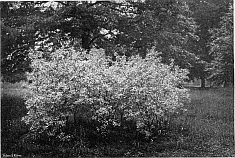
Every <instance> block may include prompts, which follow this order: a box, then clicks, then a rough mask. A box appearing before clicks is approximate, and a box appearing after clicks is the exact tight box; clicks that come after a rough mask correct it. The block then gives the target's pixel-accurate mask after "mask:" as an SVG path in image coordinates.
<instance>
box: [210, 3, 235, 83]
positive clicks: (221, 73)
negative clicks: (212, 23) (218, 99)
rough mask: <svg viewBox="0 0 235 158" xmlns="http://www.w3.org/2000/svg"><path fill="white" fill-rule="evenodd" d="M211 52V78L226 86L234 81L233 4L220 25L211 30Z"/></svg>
mask: <svg viewBox="0 0 235 158" xmlns="http://www.w3.org/2000/svg"><path fill="white" fill-rule="evenodd" d="M211 34H212V36H211V43H210V54H211V55H212V56H213V59H212V62H211V63H210V65H209V72H210V74H211V76H210V79H211V80H212V81H215V82H216V83H217V84H219V85H221V84H223V85H224V86H225V87H226V86H228V85H229V84H231V83H232V84H233V83H234V55H233V52H234V48H233V44H234V42H233V6H232V3H231V4H230V7H229V12H228V13H226V14H225V15H224V16H223V17H222V18H221V21H220V24H219V27H218V28H214V29H212V30H211Z"/></svg>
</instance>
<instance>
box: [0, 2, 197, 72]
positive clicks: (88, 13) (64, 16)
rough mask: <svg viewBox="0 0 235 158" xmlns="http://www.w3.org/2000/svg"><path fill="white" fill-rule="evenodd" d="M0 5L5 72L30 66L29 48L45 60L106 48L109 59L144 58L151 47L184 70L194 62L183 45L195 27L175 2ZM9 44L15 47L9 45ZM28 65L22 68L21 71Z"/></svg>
mask: <svg viewBox="0 0 235 158" xmlns="http://www.w3.org/2000/svg"><path fill="white" fill-rule="evenodd" d="M1 6H2V12H4V13H5V14H4V16H2V18H1V19H2V25H3V26H4V27H2V30H3V32H4V34H2V37H3V39H4V40H3V41H4V42H3V45H4V46H3V49H2V52H4V54H5V55H3V56H4V57H3V58H2V61H3V62H2V67H3V68H4V71H5V72H10V73H12V72H16V71H17V70H19V71H22V70H21V69H20V67H22V66H20V65H22V63H23V62H22V61H27V62H26V63H29V61H28V50H29V49H30V48H32V49H36V50H42V51H43V52H44V57H45V58H47V57H48V56H49V55H50V53H51V52H53V51H55V50H56V49H58V48H61V47H76V48H82V49H85V50H87V51H88V52H89V50H90V49H91V48H93V47H96V48H104V49H105V50H106V54H107V55H109V56H114V53H115V52H119V54H125V55H126V56H129V57H130V56H132V55H135V54H141V56H142V57H145V56H146V53H147V50H148V49H151V48H152V47H153V46H155V48H156V50H158V51H161V52H163V53H162V55H161V56H162V58H163V61H164V62H166V63H170V61H171V59H174V60H175V63H176V64H177V65H180V66H181V67H184V68H187V67H188V62H189V60H191V58H194V55H193V54H192V53H190V52H189V51H187V50H186V49H185V48H184V45H185V43H186V42H187V41H188V40H189V39H190V38H194V31H195V28H196V27H195V23H194V21H193V19H192V18H190V14H189V8H188V7H187V5H186V4H185V3H181V2H180V1H177V0H169V1H152V0H147V1H143V2H138V1H137V2H134V1H124V2H120V3H117V2H101V1H97V2H93V3H91V2H79V1H78V2H62V1H60V2H9V3H8V2H4V3H2V5H1ZM3 10H4V11H3ZM13 19H14V23H11V22H12V21H13ZM12 32H16V33H17V35H16V34H13V33H12ZM9 35H11V36H10V37H9ZM16 38H17V39H18V40H15V39H16ZM10 40H11V41H14V43H15V44H14V45H10V44H9V43H10V42H8V41H10ZM17 52H18V53H17ZM18 54H21V55H22V56H23V57H22V58H19V55H18ZM19 59H21V60H20V61H19V62H17V61H18V60H19ZM185 61H187V62H185ZM13 65H14V66H13ZM28 67H29V66H28V65H27V64H26V65H24V66H23V68H25V70H24V71H27V68H28Z"/></svg>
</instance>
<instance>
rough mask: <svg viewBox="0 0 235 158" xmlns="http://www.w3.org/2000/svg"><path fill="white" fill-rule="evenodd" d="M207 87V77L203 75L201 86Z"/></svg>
mask: <svg viewBox="0 0 235 158" xmlns="http://www.w3.org/2000/svg"><path fill="white" fill-rule="evenodd" d="M205 87H206V78H205V77H201V88H205Z"/></svg>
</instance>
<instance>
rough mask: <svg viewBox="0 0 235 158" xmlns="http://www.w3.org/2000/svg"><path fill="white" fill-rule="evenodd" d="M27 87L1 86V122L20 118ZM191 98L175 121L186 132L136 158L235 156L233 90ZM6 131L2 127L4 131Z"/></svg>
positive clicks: (197, 93)
mask: <svg viewBox="0 0 235 158" xmlns="http://www.w3.org/2000/svg"><path fill="white" fill-rule="evenodd" d="M26 87H27V86H24V83H17V84H6V83H2V84H1V105H2V106H1V109H2V119H3V116H4V117H6V119H7V117H17V116H18V117H19V115H18V113H19V112H20V111H17V110H18V109H19V110H20V109H22V106H24V101H23V99H22V97H23V96H25V95H29V94H30V93H29V92H28V90H27V88H26ZM190 96H191V103H190V104H188V105H185V108H186V109H187V112H186V113H184V114H183V115H181V116H179V117H178V118H176V119H174V123H176V124H178V125H179V124H180V125H182V127H183V128H185V129H186V132H185V133H182V134H181V135H177V137H176V139H170V140H167V141H165V142H161V143H159V142H158V143H157V142H152V143H151V144H149V145H148V146H147V148H145V150H139V151H136V153H139V155H138V154H137V155H136V156H164V157H173V156H176V157H188V156H195V157H196V156H200V157H204V156H209V157H213V156H221V157H222V156H229V157H230V156H235V145H234V91H233V88H213V89H209V90H197V89H193V90H191V91H190ZM7 107H8V108H7ZM12 107H19V108H12ZM9 110H15V112H13V113H14V114H17V116H15V115H14V116H12V113H10V111H9ZM8 112H9V113H8ZM23 113H25V110H24V112H23ZM3 114H4V115H3ZM8 114H9V115H11V116H9V115H8ZM4 128H5V127H4V125H3V124H2V129H4ZM2 136H3V135H2ZM15 136H16V137H17V135H15ZM2 143H3V142H2ZM5 143H7V139H6V141H5ZM11 143H14V142H11ZM2 146H4V144H2ZM9 146H11V145H6V146H5V147H6V148H9ZM118 148H119V147H117V146H116V147H113V149H112V147H111V146H110V154H112V153H114V152H119V151H118ZM12 150H14V149H13V148H12ZM2 152H4V151H3V150H2ZM13 152H14V151H13ZM124 153H126V154H123V155H122V156H130V155H128V154H127V153H128V151H124ZM97 156H99V155H97ZM120 156H121V155H120Z"/></svg>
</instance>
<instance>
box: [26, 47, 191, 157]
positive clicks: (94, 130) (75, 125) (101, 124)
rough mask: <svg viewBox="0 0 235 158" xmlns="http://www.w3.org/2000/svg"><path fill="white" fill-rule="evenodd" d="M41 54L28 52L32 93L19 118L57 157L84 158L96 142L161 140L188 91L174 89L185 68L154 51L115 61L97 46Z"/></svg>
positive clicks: (185, 73) (180, 80)
mask: <svg viewBox="0 0 235 158" xmlns="http://www.w3.org/2000/svg"><path fill="white" fill-rule="evenodd" d="M42 54H43V52H32V53H31V54H30V55H31V59H32V68H33V71H32V73H30V74H29V80H31V81H32V83H31V84H30V85H29V88H30V90H31V91H33V95H31V96H28V97H27V101H26V104H27V109H28V114H27V116H26V117H24V118H23V120H24V122H25V123H27V124H28V125H29V126H30V131H31V132H32V133H33V134H35V137H34V138H36V139H35V140H34V141H33V142H35V144H41V145H42V146H43V145H48V146H53V147H54V148H53V149H52V150H54V151H57V149H58V151H61V152H62V153H61V154H62V155H63V154H65V153H67V154H73V155H71V156H89V153H90V154H91V153H92V152H93V151H91V149H94V148H95V147H98V146H99V145H101V144H102V146H110V145H111V144H113V143H116V142H117V143H119V144H122V143H124V144H129V146H131V145H133V144H138V142H145V141H146V142H151V141H153V140H154V139H160V137H161V136H164V135H167V132H168V129H169V127H168V126H169V125H168V124H169V117H170V116H171V114H174V113H175V112H176V111H177V110H180V109H182V107H183V105H184V103H186V102H188V101H189V94H188V90H187V89H184V88H179V87H178V85H179V84H181V83H182V82H183V80H184V79H186V78H187V77H186V75H187V72H186V71H185V70H183V69H180V68H178V67H177V66H173V63H172V64H171V65H165V64H162V63H161V59H160V58H159V57H158V54H159V53H157V52H154V51H153V50H152V51H150V52H149V54H148V55H147V56H146V58H145V59H142V58H141V57H139V56H135V57H131V58H129V59H127V58H126V57H125V56H116V61H112V60H111V59H109V58H108V57H106V56H105V53H104V51H103V50H96V49H93V50H91V52H90V54H86V52H79V51H75V50H72V49H66V50H63V49H61V50H58V51H56V52H54V53H52V54H51V56H50V58H48V59H43V58H42ZM29 138H31V139H33V137H29ZM44 139H45V141H43V140H44ZM29 140H30V139H29ZM40 141H41V142H40ZM46 142H50V143H49V144H47V143H46ZM136 142H137V143H136ZM65 146H67V147H65ZM137 146H138V145H137ZM38 150H39V149H38ZM40 150H41V149H40ZM57 154H59V153H57ZM93 155H99V154H98V153H93ZM102 156H105V155H102ZM106 156H108V155H106Z"/></svg>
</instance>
